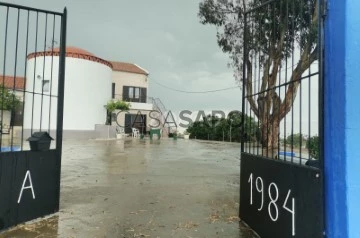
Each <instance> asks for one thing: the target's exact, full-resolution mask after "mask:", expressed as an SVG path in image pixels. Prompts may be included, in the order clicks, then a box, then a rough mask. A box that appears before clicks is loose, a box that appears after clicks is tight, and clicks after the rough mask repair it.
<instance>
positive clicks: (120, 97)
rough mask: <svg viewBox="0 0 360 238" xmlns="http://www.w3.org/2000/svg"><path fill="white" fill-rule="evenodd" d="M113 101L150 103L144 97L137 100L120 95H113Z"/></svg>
mask: <svg viewBox="0 0 360 238" xmlns="http://www.w3.org/2000/svg"><path fill="white" fill-rule="evenodd" d="M113 99H115V100H122V101H124V102H139V103H151V100H149V99H148V97H146V96H139V97H137V98H131V97H127V96H123V95H122V94H115V95H113Z"/></svg>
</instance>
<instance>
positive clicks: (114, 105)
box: [105, 100, 130, 112]
mask: <svg viewBox="0 0 360 238" xmlns="http://www.w3.org/2000/svg"><path fill="white" fill-rule="evenodd" d="M105 108H106V110H107V111H108V112H113V111H115V110H129V109H130V103H127V102H124V101H121V100H118V101H113V100H110V101H109V102H108V103H107V104H106V105H105Z"/></svg>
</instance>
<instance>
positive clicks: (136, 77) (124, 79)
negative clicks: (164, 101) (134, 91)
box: [110, 71, 149, 99]
mask: <svg viewBox="0 0 360 238" xmlns="http://www.w3.org/2000/svg"><path fill="white" fill-rule="evenodd" d="M112 82H113V83H115V84H116V86H115V94H116V96H117V97H119V99H122V95H123V91H122V90H123V86H134V87H142V88H148V87H149V82H148V80H147V76H146V75H144V74H134V73H128V72H120V71H113V72H112ZM147 93H148V92H147ZM110 95H111V94H110Z"/></svg>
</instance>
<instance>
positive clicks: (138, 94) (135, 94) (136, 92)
mask: <svg viewBox="0 0 360 238" xmlns="http://www.w3.org/2000/svg"><path fill="white" fill-rule="evenodd" d="M134 91H135V92H134V98H140V88H134Z"/></svg>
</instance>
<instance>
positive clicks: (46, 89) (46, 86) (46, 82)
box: [43, 80, 50, 93]
mask: <svg viewBox="0 0 360 238" xmlns="http://www.w3.org/2000/svg"><path fill="white" fill-rule="evenodd" d="M43 92H44V93H47V92H50V80H43Z"/></svg>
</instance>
